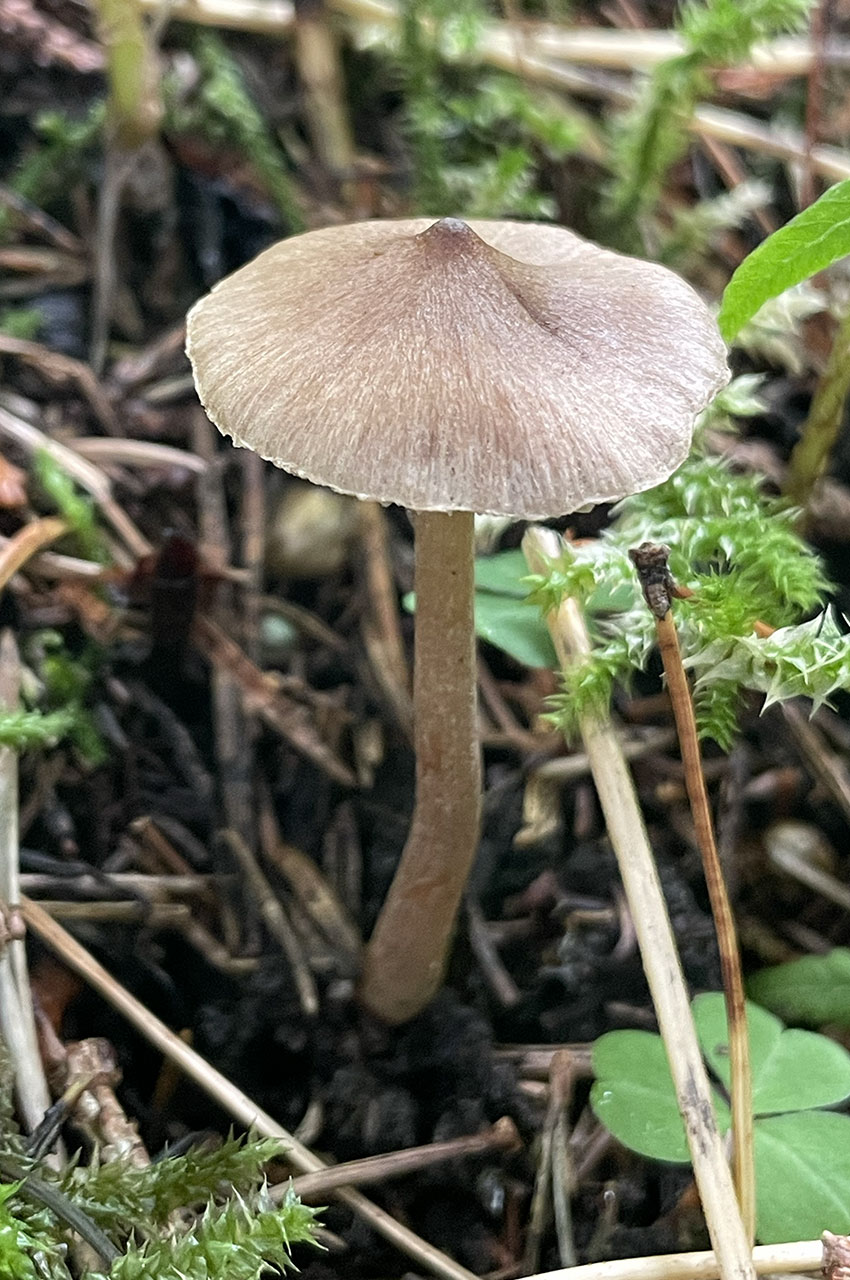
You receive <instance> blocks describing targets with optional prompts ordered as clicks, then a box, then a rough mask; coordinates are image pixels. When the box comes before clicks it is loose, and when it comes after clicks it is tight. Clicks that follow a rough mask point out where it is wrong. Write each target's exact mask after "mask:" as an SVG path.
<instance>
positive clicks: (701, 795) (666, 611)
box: [630, 543, 756, 1244]
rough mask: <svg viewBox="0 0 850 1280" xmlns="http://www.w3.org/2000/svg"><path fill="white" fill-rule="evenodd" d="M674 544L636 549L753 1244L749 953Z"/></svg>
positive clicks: (741, 1191)
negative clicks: (714, 956) (700, 907)
mask: <svg viewBox="0 0 850 1280" xmlns="http://www.w3.org/2000/svg"><path fill="white" fill-rule="evenodd" d="M667 554H668V553H667V548H666V547H659V546H655V545H654V544H653V543H644V544H643V546H641V547H638V548H636V549H635V550H633V551H631V552H630V555H631V558H632V560H633V562H634V564H635V567H636V569H637V571H638V577H639V578H640V583H641V587H642V588H643V593H644V595H645V597H646V602H647V604H648V606H649V608H650V610H651V612H652V614H653V615H654V617H655V624H656V628H657V634H658V648H659V650H660V653H661V661H662V662H663V664H664V674H665V676H666V677H667V689H668V692H669V694H670V701H671V703H672V705H673V718H674V720H675V722H676V731H677V733H678V735H679V746H680V749H681V752H682V763H683V765H684V768H685V788H686V790H687V793H688V799H689V801H690V805H691V813H692V815H693V820H694V829H695V831H696V838H697V844H698V846H699V851H700V855H701V857H702V865H703V870H704V872H705V880H706V884H707V886H708V896H709V899H710V901H711V911H712V915H713V916H714V925H715V929H716V931H717V945H718V949H719V951H720V968H721V972H722V974H723V994H724V997H725V1000H726V1018H727V1021H728V1024H729V1058H730V1066H731V1095H732V1147H733V1153H734V1155H733V1164H734V1169H735V1185H736V1188H737V1192H738V1204H739V1205H740V1207H741V1217H742V1218H743V1221H744V1226H745V1228H746V1231H747V1236H748V1238H749V1241H750V1244H752V1242H753V1237H754V1235H755V1221H756V1174H755V1162H754V1154H753V1082H752V1073H751V1070H750V1043H749V1039H748V1036H747V1009H746V1003H745V998H744V978H743V975H742V973H741V956H740V953H739V951H738V939H737V936H736V933H735V919H734V917H733V915H732V907H731V905H730V903H729V895H728V894H727V892H726V884H725V882H724V879H723V868H722V867H721V865H720V855H719V854H718V852H717V842H716V840H715V838H714V825H713V823H712V820H711V806H710V805H709V802H708V791H707V789H706V785H705V776H704V774H703V771H702V758H701V754H700V746H699V735H698V734H697V724H696V718H695V716H694V706H693V701H692V699H691V690H690V686H689V685H688V677H687V675H686V674H685V668H684V667H683V665H682V654H681V651H680V649H679V638H678V636H677V634H676V624H675V623H674V621H673V614H672V611H671V608H670V603H671V597H672V593H673V592H674V591H675V584H674V582H673V580H672V578H671V576H670V571H669V569H668V568H667Z"/></svg>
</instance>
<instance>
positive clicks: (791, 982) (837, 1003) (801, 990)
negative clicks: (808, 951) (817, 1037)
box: [747, 947, 850, 1027]
mask: <svg viewBox="0 0 850 1280" xmlns="http://www.w3.org/2000/svg"><path fill="white" fill-rule="evenodd" d="M747 990H748V992H749V994H750V995H751V996H752V997H753V999H754V1000H758V1002H759V1003H760V1004H763V1005H765V1006H766V1007H767V1008H768V1009H772V1010H773V1011H774V1012H775V1013H777V1014H778V1015H779V1016H780V1017H781V1018H784V1019H785V1020H786V1021H787V1022H803V1023H806V1024H807V1025H809V1026H813V1027H817V1026H822V1025H823V1024H824V1023H826V1022H835V1023H838V1024H839V1026H846V1027H850V949H848V948H847V947H834V948H833V950H832V951H829V952H827V954H826V955H823V956H803V958H802V959H801V960H792V961H791V962H790V963H788V964H780V965H776V966H774V967H773V968H771V969H762V971H761V973H757V974H755V975H754V976H753V977H752V978H750V980H749V982H748V984H747Z"/></svg>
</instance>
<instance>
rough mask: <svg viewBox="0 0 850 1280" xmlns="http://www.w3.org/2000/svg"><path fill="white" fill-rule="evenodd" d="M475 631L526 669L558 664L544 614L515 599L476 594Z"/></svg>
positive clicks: (490, 593) (480, 592)
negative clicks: (541, 614)
mask: <svg viewBox="0 0 850 1280" xmlns="http://www.w3.org/2000/svg"><path fill="white" fill-rule="evenodd" d="M475 630H476V631H477V633H478V635H479V636H480V637H481V639H482V640H487V641H488V642H489V643H490V644H494V645H496V646H497V647H498V648H499V649H503V650H504V651H505V653H507V654H510V656H511V657H512V658H515V659H516V661H517V662H521V663H523V664H524V665H525V666H526V667H549V668H551V667H554V666H556V665H557V661H558V660H557V658H556V656H555V649H554V647H553V645H552V639H551V636H550V635H549V632H548V630H547V628H546V624H545V623H544V622H543V620H542V618H541V617H540V614H539V613H538V611H537V610H536V609H534V608H533V607H532V606H531V605H528V604H526V603H525V601H524V600H518V599H517V598H516V597H515V596H502V595H496V594H495V593H494V592H492V591H478V592H476V595H475Z"/></svg>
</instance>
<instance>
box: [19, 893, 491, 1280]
mask: <svg viewBox="0 0 850 1280" xmlns="http://www.w3.org/2000/svg"><path fill="white" fill-rule="evenodd" d="M21 915H22V916H23V918H24V920H25V922H26V924H27V927H28V928H29V929H31V930H32V931H33V932H34V933H36V934H37V935H38V936H39V938H41V940H42V941H43V942H44V943H45V945H46V946H48V947H49V948H50V950H51V951H53V952H55V953H56V955H58V956H60V957H61V958H62V960H63V962H64V963H65V964H66V965H68V967H69V968H71V969H73V970H74V972H75V973H78V974H79V975H80V976H81V977H82V978H84V979H85V980H86V982H88V983H89V984H90V986H92V987H93V988H94V990H95V991H98V992H99V993H100V994H101V995H102V996H103V997H104V999H106V1000H108V1001H109V1003H110V1004H111V1005H112V1007H113V1008H114V1009H117V1010H118V1011H119V1012H120V1013H122V1014H123V1015H124V1017H125V1018H127V1020H128V1021H129V1022H131V1023H132V1025H133V1026H134V1027H136V1029H137V1030H138V1031H139V1032H140V1033H141V1034H142V1035H143V1036H144V1037H145V1039H146V1040H147V1041H148V1042H149V1043H150V1044H152V1045H154V1046H156V1048H158V1049H159V1050H160V1051H161V1052H162V1053H163V1054H165V1055H166V1056H167V1058H168V1060H169V1061H170V1062H173V1063H174V1064H175V1065H176V1066H177V1067H179V1068H180V1069H181V1070H182V1071H183V1072H184V1073H185V1074H186V1075H187V1076H188V1077H189V1079H190V1080H193V1081H194V1082H195V1083H196V1084H197V1085H198V1086H199V1087H200V1088H201V1089H203V1090H204V1092H205V1093H207V1094H208V1096H209V1097H211V1098H213V1099H214V1100H215V1101H216V1102H217V1103H218V1104H219V1105H220V1106H221V1107H223V1108H224V1109H225V1111H227V1112H228V1113H229V1114H230V1115H231V1116H233V1118H234V1120H236V1121H237V1122H238V1123H239V1124H241V1125H243V1126H244V1127H245V1128H251V1129H253V1131H254V1132H255V1133H256V1134H258V1135H259V1136H260V1137H266V1138H280V1140H281V1142H282V1143H283V1144H284V1145H285V1147H286V1158H287V1160H288V1161H289V1163H290V1164H291V1165H292V1166H293V1167H294V1168H295V1169H298V1171H299V1172H301V1173H317V1172H318V1171H319V1170H320V1169H324V1168H325V1167H326V1166H325V1165H324V1163H323V1161H322V1160H320V1159H319V1157H318V1156H317V1155H315V1154H314V1153H313V1152H312V1151H310V1150H308V1148H307V1147H305V1146H304V1144H303V1143H302V1142H299V1141H298V1138H297V1137H295V1135H294V1134H292V1133H290V1132H289V1131H288V1130H287V1129H285V1128H284V1127H283V1125H280V1124H278V1123H277V1121H276V1120H274V1119H273V1118H272V1117H271V1116H270V1115H269V1114H268V1113H267V1112H265V1111H262V1110H261V1109H260V1108H259V1107H258V1106H257V1104H256V1103H255V1102H254V1101H253V1099H251V1098H250V1097H249V1096H248V1095H247V1094H246V1093H243V1092H242V1090H241V1089H238V1088H237V1087H236V1085H234V1084H232V1083H231V1082H230V1081H229V1080H228V1079H227V1078H226V1076H223V1075H222V1074H221V1072H220V1071H216V1069H215V1067H212V1066H210V1064H209V1063H208V1062H207V1061H205V1059H204V1058H202V1057H201V1055H200V1054H199V1053H196V1052H195V1050H194V1049H192V1048H191V1046H190V1045H188V1044H186V1043H185V1042H184V1041H183V1040H181V1039H180V1037H179V1036H177V1035H175V1033H174V1032H173V1031H171V1030H170V1029H169V1028H168V1027H167V1026H166V1025H165V1023H164V1022H160V1020H159V1018H157V1017H156V1016H155V1014H153V1013H151V1011H150V1010H149V1009H148V1008H147V1007H146V1006H145V1005H143V1004H142V1003H141V1001H140V1000H137V999H136V997H135V996H134V995H132V994H131V992H129V991H128V990H127V988H126V987H122V986H121V984H120V982H116V980H115V979H114V978H113V977H112V975H111V974H110V973H109V972H108V971H107V970H106V969H104V967H103V965H101V964H99V963H98V961H97V960H95V958H94V956H92V955H91V954H90V953H89V952H88V951H87V950H86V949H85V947H83V946H82V945H81V944H80V943H79V942H77V940H76V939H75V938H73V937H72V936H71V934H69V933H68V932H67V931H66V930H65V929H63V928H62V926H61V925H60V924H58V923H57V922H56V921H55V920H51V918H50V916H48V915H47V913H46V912H44V911H42V909H41V907H40V906H39V904H38V903H37V902H33V901H31V900H30V899H29V898H22V900H21ZM332 1194H333V1195H334V1197H335V1198H336V1199H338V1200H341V1201H342V1202H343V1204H346V1205H348V1207H349V1208H350V1209H352V1210H353V1211H354V1212H355V1213H357V1214H359V1216H360V1217H361V1218H363V1220H364V1221H365V1222H368V1223H369V1225H370V1226H371V1227H372V1228H373V1229H374V1230H375V1231H377V1232H378V1234H379V1235H381V1236H383V1237H384V1239H386V1240H389V1241H390V1242H391V1244H393V1245H394V1246H395V1247H396V1248H398V1249H401V1250H402V1251H403V1252H405V1253H407V1254H408V1256H409V1257H411V1258H412V1259H413V1260H414V1261H415V1263H416V1264H417V1266H418V1267H419V1268H421V1269H424V1270H425V1271H428V1272H431V1273H432V1274H433V1275H436V1276H439V1277H440V1280H475V1277H474V1276H473V1274H472V1272H471V1271H467V1269H466V1268H465V1267H463V1266H461V1264H460V1263H459V1262H455V1261H454V1259H453V1258H450V1257H448V1255H447V1254H445V1253H443V1252H442V1251H441V1250H439V1249H437V1248H436V1247H435V1246H434V1245H432V1244H429V1243H428V1242H427V1241H426V1240H423V1239H421V1237H420V1236H417V1235H416V1234H415V1233H414V1232H413V1231H411V1230H410V1228H408V1227H405V1226H404V1225H403V1223H401V1222H397V1221H396V1220H395V1218H393V1217H392V1215H391V1214H390V1213H388V1212H387V1210H386V1209H382V1208H380V1207H379V1206H378V1205H376V1204H373V1203H372V1201H371V1200H368V1199H367V1198H366V1196H364V1195H362V1194H361V1193H360V1192H359V1191H355V1190H354V1189H353V1188H352V1187H340V1188H338V1190H336V1191H334V1192H333V1193H332Z"/></svg>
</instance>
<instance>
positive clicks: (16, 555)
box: [0, 516, 68, 591]
mask: <svg viewBox="0 0 850 1280" xmlns="http://www.w3.org/2000/svg"><path fill="white" fill-rule="evenodd" d="M67 532H68V526H67V524H66V523H65V521H64V520H60V519H59V517H58V516H42V517H41V519H39V520H31V521H30V523H29V524H25V525H23V526H22V527H21V528H20V529H19V530H18V532H17V533H16V534H14V535H13V536H12V537H11V538H9V540H8V541H7V542H5V543H4V544H3V547H2V549H0V591H2V590H3V588H4V587H5V586H6V584H7V583H8V582H9V581H10V579H12V578H14V576H15V574H16V573H17V572H18V570H19V569H21V568H23V566H24V565H25V564H26V562H27V561H28V560H29V559H30V557H31V556H34V555H35V554H36V552H37V551H40V550H41V549H42V547H46V546H48V544H49V543H51V542H55V541H56V539H57V538H61V537H62V535H63V533H67Z"/></svg>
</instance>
